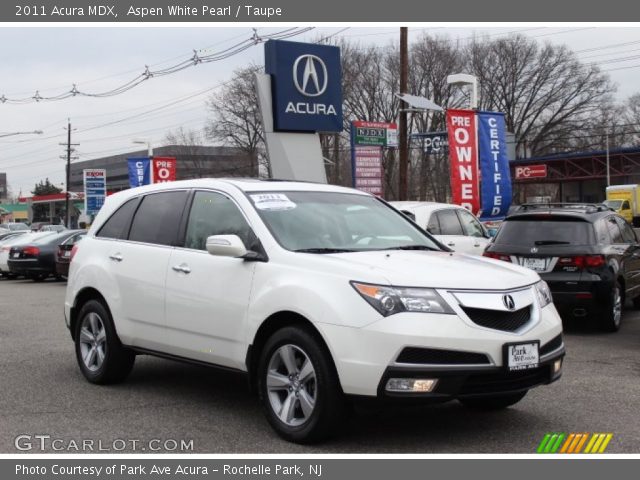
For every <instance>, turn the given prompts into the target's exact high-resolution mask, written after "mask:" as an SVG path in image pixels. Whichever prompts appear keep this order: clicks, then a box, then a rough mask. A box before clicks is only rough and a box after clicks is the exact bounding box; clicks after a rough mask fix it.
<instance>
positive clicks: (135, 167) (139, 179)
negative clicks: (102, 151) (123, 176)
mask: <svg viewBox="0 0 640 480" xmlns="http://www.w3.org/2000/svg"><path fill="white" fill-rule="evenodd" d="M128 160H129V186H130V187H131V188H134V187H140V186H142V185H149V184H150V183H151V160H150V159H149V158H148V157H142V158H129V159H128Z"/></svg>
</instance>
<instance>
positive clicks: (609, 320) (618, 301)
mask: <svg viewBox="0 0 640 480" xmlns="http://www.w3.org/2000/svg"><path fill="white" fill-rule="evenodd" d="M623 306H624V289H623V288H622V285H621V284H620V282H616V283H615V284H614V286H613V287H612V288H611V294H610V295H609V300H608V301H607V303H606V305H605V306H604V311H603V312H602V315H601V316H600V318H599V319H598V326H599V327H600V330H602V331H603V332H617V331H618V330H620V324H621V323H622V307H623Z"/></svg>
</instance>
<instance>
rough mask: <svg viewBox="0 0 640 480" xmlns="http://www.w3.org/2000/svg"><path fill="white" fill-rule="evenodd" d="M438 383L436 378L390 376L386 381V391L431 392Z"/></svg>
mask: <svg viewBox="0 0 640 480" xmlns="http://www.w3.org/2000/svg"><path fill="white" fill-rule="evenodd" d="M437 383H438V379H437V378H390V379H389V380H388V381H387V386H386V390H387V392H403V393H404V392H406V393H412V392H418V393H424V392H432V391H433V389H434V388H435V386H436V384H437Z"/></svg>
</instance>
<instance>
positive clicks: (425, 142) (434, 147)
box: [411, 132, 449, 155]
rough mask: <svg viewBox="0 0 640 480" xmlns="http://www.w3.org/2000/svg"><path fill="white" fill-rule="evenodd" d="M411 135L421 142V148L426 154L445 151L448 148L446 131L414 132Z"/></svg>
mask: <svg viewBox="0 0 640 480" xmlns="http://www.w3.org/2000/svg"><path fill="white" fill-rule="evenodd" d="M411 137H412V138H415V139H417V140H419V141H421V142H422V149H423V151H424V153H426V154H428V155H431V154H434V153H447V151H448V149H449V138H448V136H447V132H426V133H414V134H413V135H411Z"/></svg>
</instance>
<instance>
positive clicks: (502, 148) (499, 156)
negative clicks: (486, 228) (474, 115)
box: [478, 112, 511, 220]
mask: <svg viewBox="0 0 640 480" xmlns="http://www.w3.org/2000/svg"><path fill="white" fill-rule="evenodd" d="M478 150H479V161H480V173H481V177H482V187H481V190H480V193H481V199H482V202H481V203H482V211H481V212H480V215H479V216H480V217H481V218H482V219H483V220H484V219H487V220H489V219H497V218H503V217H504V216H505V215H506V214H507V211H508V210H509V206H510V205H511V176H510V174H509V160H508V158H507V143H506V136H505V124H504V114H503V113H496V112H478Z"/></svg>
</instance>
